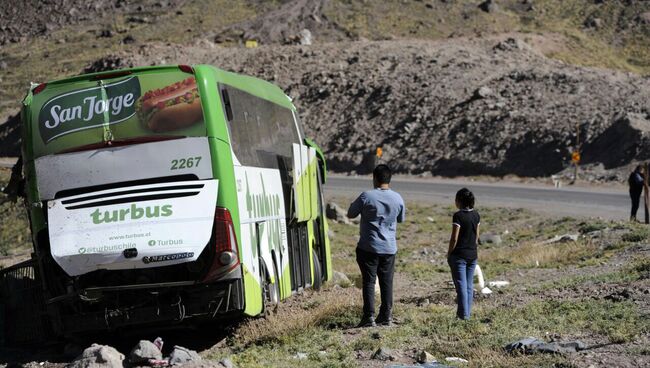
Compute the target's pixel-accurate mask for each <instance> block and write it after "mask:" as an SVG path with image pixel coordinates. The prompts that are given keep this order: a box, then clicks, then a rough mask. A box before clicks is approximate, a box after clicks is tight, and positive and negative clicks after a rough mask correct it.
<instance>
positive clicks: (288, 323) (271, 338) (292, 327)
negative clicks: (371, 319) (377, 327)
mask: <svg viewBox="0 0 650 368" xmlns="http://www.w3.org/2000/svg"><path fill="white" fill-rule="evenodd" d="M356 294H357V293H356V291H353V290H348V291H340V292H336V293H334V292H332V291H331V290H328V291H324V292H321V293H314V292H312V291H306V292H305V294H304V295H302V296H300V297H298V298H296V299H297V300H291V301H289V302H288V303H285V304H282V305H281V306H280V308H279V309H278V311H277V312H276V313H273V314H271V315H269V316H267V317H266V318H264V319H252V320H248V321H246V322H245V323H243V324H242V325H241V326H240V327H238V328H237V330H236V331H235V332H234V334H233V336H236V341H237V345H238V346H241V347H247V346H250V345H253V344H256V345H263V344H268V343H273V342H282V341H284V340H286V339H287V338H289V337H291V336H293V335H296V334H299V333H301V332H303V331H304V330H306V329H310V328H313V327H323V328H340V327H351V323H353V322H352V320H350V319H348V318H346V316H347V315H348V314H350V313H352V314H353V315H354V319H356V318H358V315H359V312H360V310H361V309H360V300H359V299H360V298H359V295H356ZM300 301H304V303H300ZM354 322H357V321H356V320H355V321H354Z"/></svg>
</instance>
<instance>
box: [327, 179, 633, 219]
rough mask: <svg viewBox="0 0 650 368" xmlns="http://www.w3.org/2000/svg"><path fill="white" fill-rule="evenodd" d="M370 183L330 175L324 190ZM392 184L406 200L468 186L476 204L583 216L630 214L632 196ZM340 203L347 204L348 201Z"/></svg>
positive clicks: (345, 192)
mask: <svg viewBox="0 0 650 368" xmlns="http://www.w3.org/2000/svg"><path fill="white" fill-rule="evenodd" d="M371 186H372V180H371V179H370V178H369V177H346V176H330V177H329V178H328V181H327V184H326V185H325V193H326V195H327V196H328V197H353V196H355V195H357V194H358V193H360V192H361V191H363V190H367V189H368V188H369V187H371ZM391 186H392V188H393V189H395V190H396V191H398V192H400V193H401V194H402V196H403V197H404V199H405V200H407V201H409V200H410V201H417V202H420V203H426V204H443V205H448V204H453V203H454V196H455V195H456V191H457V190H458V189H460V188H462V187H467V188H469V189H470V190H471V191H473V192H474V195H475V196H476V201H477V207H480V206H483V205H485V206H498V207H509V208H526V209H530V210H533V211H538V212H542V213H545V214H549V215H556V216H572V217H583V218H587V217H601V218H603V219H611V220H625V219H628V218H629V209H630V199H629V195H628V194H627V191H626V190H624V189H623V190H614V189H601V188H573V187H572V188H553V187H550V186H548V187H545V186H539V185H525V184H513V183H482V182H475V181H463V180H440V179H403V178H397V177H396V178H394V179H393V181H392V183H391ZM642 203H643V201H642ZM340 205H341V206H343V207H345V206H346V205H347V203H340ZM642 206H643V205H642ZM638 218H639V219H643V207H641V208H640V209H639V213H638Z"/></svg>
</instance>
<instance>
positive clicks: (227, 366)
mask: <svg viewBox="0 0 650 368" xmlns="http://www.w3.org/2000/svg"><path fill="white" fill-rule="evenodd" d="M219 365H221V366H222V367H224V368H235V364H234V363H233V362H232V360H230V359H229V358H223V359H221V360H220V361H219Z"/></svg>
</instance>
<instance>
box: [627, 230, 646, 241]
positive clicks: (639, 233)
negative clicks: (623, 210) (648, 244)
mask: <svg viewBox="0 0 650 368" xmlns="http://www.w3.org/2000/svg"><path fill="white" fill-rule="evenodd" d="M648 235H649V234H648V231H647V230H634V231H632V232H630V233H627V234H623V236H622V237H621V239H622V240H623V241H626V242H628V243H638V242H642V241H644V240H646V239H647V238H648Z"/></svg>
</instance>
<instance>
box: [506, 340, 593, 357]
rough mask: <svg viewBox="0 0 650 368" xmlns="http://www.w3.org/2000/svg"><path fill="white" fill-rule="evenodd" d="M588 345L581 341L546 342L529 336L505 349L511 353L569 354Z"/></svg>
mask: <svg viewBox="0 0 650 368" xmlns="http://www.w3.org/2000/svg"><path fill="white" fill-rule="evenodd" d="M586 348H587V346H586V345H585V344H584V343H582V342H581V341H569V342H550V343H547V342H544V341H542V340H539V339H537V338H534V337H527V338H524V339H521V340H518V341H515V342H512V343H510V344H508V345H506V346H505V350H506V351H507V352H508V353H511V354H519V353H524V354H537V353H545V354H567V353H575V352H577V351H581V350H585V349H586Z"/></svg>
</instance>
